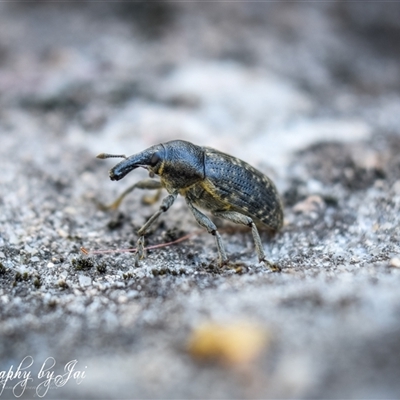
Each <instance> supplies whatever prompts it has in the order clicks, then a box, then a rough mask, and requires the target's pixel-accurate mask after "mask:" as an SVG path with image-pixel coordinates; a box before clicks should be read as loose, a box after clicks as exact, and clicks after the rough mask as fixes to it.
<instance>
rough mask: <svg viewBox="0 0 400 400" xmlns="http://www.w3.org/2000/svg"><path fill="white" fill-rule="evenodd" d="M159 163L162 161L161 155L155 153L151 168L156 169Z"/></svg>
mask: <svg viewBox="0 0 400 400" xmlns="http://www.w3.org/2000/svg"><path fill="white" fill-rule="evenodd" d="M159 161H161V157H160V154H159V153H154V154H153V155H152V156H151V160H150V166H151V167H155V166H156V165H157V163H158V162H159Z"/></svg>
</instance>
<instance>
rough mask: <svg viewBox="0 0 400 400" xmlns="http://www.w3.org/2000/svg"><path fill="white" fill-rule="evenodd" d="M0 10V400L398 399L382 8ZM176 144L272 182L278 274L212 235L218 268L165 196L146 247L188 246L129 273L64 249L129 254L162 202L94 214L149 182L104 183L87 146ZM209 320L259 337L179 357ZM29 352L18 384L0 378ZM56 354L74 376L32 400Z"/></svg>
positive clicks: (137, 200)
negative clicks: (235, 161)
mask: <svg viewBox="0 0 400 400" xmlns="http://www.w3.org/2000/svg"><path fill="white" fill-rule="evenodd" d="M0 11H1V12H0V167H1V168H0V169H1V175H0V196H1V197H0V206H1V213H0V317H1V319H0V338H1V340H0V384H1V388H3V390H2V391H1V388H0V391H1V394H0V397H2V398H15V397H16V395H18V394H21V393H23V394H22V398H32V397H34V396H37V395H38V394H41V395H45V397H46V398H72V397H77V398H96V399H99V398H124V399H131V398H289V397H290V398H375V399H376V398H382V399H383V398H385V399H387V398H398V397H399V395H400V380H399V374H400V357H399V353H400V322H399V321H400V291H399V289H398V288H399V283H400V247H399V234H398V226H399V220H400V217H399V215H400V213H399V211H400V130H399V126H400V95H399V89H400V75H399V68H398V67H399V61H400V51H399V47H398V38H399V34H400V22H399V19H398V18H397V17H395V16H396V15H397V16H398V14H399V12H400V7H399V4H397V3H385V4H383V3H378V2H376V3H368V4H364V5H362V4H360V3H343V2H331V3H324V4H316V3H309V4H307V3H300V4H294V3H260V2H248V3H247V2H243V3H207V4H204V3H162V2H160V3H148V4H142V3H140V4H139V3H118V4H107V3H95V4H90V2H88V3H85V2H83V3H80V4H79V3H77V4H72V3H64V4H62V3H47V2H34V3H14V4H11V3H2V4H0ZM178 138H179V139H185V140H189V141H192V142H194V143H196V144H200V145H207V146H211V147H215V148H217V149H219V150H221V151H224V152H227V153H230V154H232V155H234V156H237V157H239V158H242V159H244V160H246V161H247V162H249V163H251V164H252V165H254V166H256V167H258V168H259V169H260V170H261V171H263V172H265V173H266V174H268V175H269V176H270V177H271V178H272V179H273V180H274V182H275V183H276V184H277V187H278V189H279V191H280V193H281V194H282V198H283V201H284V203H285V225H284V227H283V229H282V230H281V231H280V232H279V233H278V234H276V235H275V236H271V235H269V234H268V233H265V232H264V233H262V240H263V244H264V247H265V249H266V252H267V254H268V255H269V257H270V259H271V260H273V261H274V262H276V263H277V264H279V265H280V266H281V268H282V272H281V273H271V272H269V271H268V269H267V268H265V267H264V266H263V265H260V264H258V263H257V260H256V255H255V251H254V246H253V242H252V238H251V234H250V232H248V231H247V230H243V229H241V228H238V227H236V226H232V225H229V224H227V223H224V222H222V221H216V223H217V224H218V226H219V227H220V228H221V232H222V238H223V241H224V243H225V245H226V250H227V253H228V255H229V257H230V259H231V260H232V263H234V262H235V263H241V266H239V267H236V268H233V267H232V266H233V264H232V265H231V267H229V266H228V267H226V268H223V269H220V268H218V267H217V265H216V255H217V253H216V246H215V243H214V239H213V237H211V236H209V235H207V233H206V232H200V233H198V227H197V225H196V223H195V221H194V218H193V217H192V216H191V215H190V213H189V210H188V209H187V206H186V204H185V202H184V200H183V199H182V198H180V199H178V200H177V202H176V203H175V204H174V205H173V207H172V208H171V209H170V210H169V212H168V213H167V214H166V215H163V216H162V217H161V219H160V222H159V224H158V225H157V226H155V228H154V230H153V232H152V234H151V235H149V237H148V238H147V244H149V245H155V244H159V243H164V242H168V241H171V240H174V239H176V238H179V237H181V236H183V235H185V234H188V233H191V232H195V233H194V234H193V235H192V236H191V237H190V238H189V239H188V240H187V241H184V242H181V243H180V244H178V245H174V246H169V247H163V248H159V249H155V250H153V251H149V254H148V257H147V258H146V259H145V260H143V261H142V263H141V265H140V267H138V268H134V265H133V259H132V255H131V254H129V253H116V254H109V255H90V256H89V257H86V256H84V255H83V254H82V253H81V252H80V248H81V247H82V246H83V247H85V248H86V249H89V250H96V249H115V248H131V247H134V246H135V243H136V239H137V236H136V231H137V229H138V228H139V227H140V226H141V225H142V224H143V223H144V221H145V220H146V219H147V218H149V217H150V215H152V213H154V212H155V211H156V210H157V207H158V205H157V204H154V205H150V206H146V205H143V204H142V196H143V193H140V192H134V193H132V194H131V195H130V196H129V197H128V198H127V199H126V201H125V202H124V203H123V204H122V206H121V208H120V209H119V210H118V211H116V212H114V213H110V212H104V211H101V210H99V209H98V208H97V207H96V202H106V203H107V202H109V201H111V200H113V199H114V198H115V197H116V196H117V194H118V193H121V192H122V191H123V190H124V189H125V188H127V187H128V186H129V185H130V184H132V183H133V182H135V181H137V180H139V179H141V178H143V177H146V173H145V171H144V170H142V171H139V170H137V171H134V172H132V173H131V174H130V175H128V176H127V177H126V178H125V179H124V180H123V181H121V182H118V183H115V182H110V181H109V179H108V169H109V168H111V166H113V165H114V162H113V161H112V160H111V161H110V160H107V161H101V160H97V159H96V158H95V156H96V154H98V153H100V152H108V153H116V154H120V153H126V154H133V153H136V152H138V151H140V150H142V149H144V148H146V147H149V146H150V145H153V144H156V143H159V142H164V141H167V140H172V139H178ZM210 321H211V322H214V323H216V324H230V323H235V322H237V321H247V322H248V323H252V324H255V325H257V326H260V327H261V328H262V329H263V330H265V331H266V332H268V333H269V336H270V337H271V340H270V342H269V344H268V345H267V346H265V348H263V350H262V351H260V355H259V357H257V358H256V359H255V360H253V362H252V364H251V366H246V368H245V369H243V368H236V367H233V366H229V365H228V366H227V365H221V364H219V363H217V362H200V361H199V360H197V359H196V358H195V357H194V356H193V355H192V354H191V353H190V352H189V351H188V350H187V343H188V341H189V339H190V337H191V334H192V332H193V331H195V330H196V329H197V328H198V327H199V326H201V324H202V323H204V322H210ZM24 359H25V361H24V363H25V364H23V365H24V366H26V369H25V371H26V372H27V371H31V372H32V376H31V377H32V381H29V383H28V386H29V387H27V388H26V389H24V388H23V387H21V385H20V386H18V385H17V384H18V382H21V381H22V379H20V378H19V377H16V376H12V377H10V378H9V379H8V381H5V374H4V373H3V375H1V373H2V372H5V373H7V371H10V368H11V369H12V368H13V371H14V372H15V371H16V369H17V367H18V365H19V364H20V363H21V362H22V360H24ZM53 359H54V361H55V362H56V365H55V366H54V367H53V368H52V369H50V370H51V371H55V374H64V373H65V371H64V366H65V365H66V364H67V363H68V362H69V361H73V360H77V364H76V365H75V370H74V372H77V371H81V372H84V373H85V375H84V378H82V375H81V378H82V379H81V382H80V381H79V377H78V376H77V375H76V376H73V377H71V379H70V380H69V381H68V382H65V385H59V386H61V387H55V383H56V382H55V381H52V382H51V387H50V388H49V390H48V391H47V387H46V386H45V385H44V384H43V382H45V378H44V377H43V376H42V377H41V379H39V377H38V373H39V370H40V368H41V366H42V365H43V363H46V362H47V364H45V365H46V366H50V364H51V362H52V360H53ZM46 360H47V361H46ZM30 363H32V365H29V364H30ZM50 370H49V371H50ZM79 382H80V383H79ZM78 383H79V384H78ZM41 384H42V385H41ZM40 385H41V386H40ZM13 390H14V392H13Z"/></svg>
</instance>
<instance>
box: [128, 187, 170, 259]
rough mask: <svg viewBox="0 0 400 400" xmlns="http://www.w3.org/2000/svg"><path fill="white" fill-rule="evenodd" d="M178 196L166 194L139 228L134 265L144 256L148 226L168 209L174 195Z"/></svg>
mask: <svg viewBox="0 0 400 400" xmlns="http://www.w3.org/2000/svg"><path fill="white" fill-rule="evenodd" d="M177 196H178V193H172V194H170V195H169V196H167V197H166V198H165V199H164V200H163V201H162V203H161V206H160V208H159V210H158V211H157V212H156V213H155V214H153V215H152V216H151V217H150V219H149V220H148V221H147V222H146V223H145V224H144V225H143V226H142V227H141V228H140V229H139V231H138V235H139V239H138V241H137V252H136V254H135V265H136V266H138V264H139V260H141V259H142V258H144V256H145V252H144V235H145V234H146V232H147V231H148V229H149V228H150V226H151V225H152V224H153V223H154V222H155V221H156V220H157V219H158V217H159V216H160V215H161V214H162V213H164V212H166V211H168V209H169V208H170V207H171V206H172V204H173V203H174V201H175V199H176V197H177Z"/></svg>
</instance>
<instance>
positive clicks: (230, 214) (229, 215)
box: [213, 211, 281, 272]
mask: <svg viewBox="0 0 400 400" xmlns="http://www.w3.org/2000/svg"><path fill="white" fill-rule="evenodd" d="M213 214H214V215H215V216H216V217H220V218H224V219H227V220H229V221H232V222H234V223H236V224H241V225H246V226H248V227H250V228H251V233H252V235H253V240H254V244H255V245H256V251H257V255H258V261H259V262H264V264H266V265H267V266H268V267H269V268H270V269H271V271H274V272H278V271H280V270H281V269H280V268H279V267H278V266H277V265H274V264H273V263H271V261H268V259H267V258H266V256H265V253H264V249H263V247H262V243H261V238H260V235H259V233H258V229H257V227H256V224H255V223H254V222H253V220H252V219H251V218H250V217H248V216H247V215H244V214H241V213H238V212H236V211H217V212H214V213H213Z"/></svg>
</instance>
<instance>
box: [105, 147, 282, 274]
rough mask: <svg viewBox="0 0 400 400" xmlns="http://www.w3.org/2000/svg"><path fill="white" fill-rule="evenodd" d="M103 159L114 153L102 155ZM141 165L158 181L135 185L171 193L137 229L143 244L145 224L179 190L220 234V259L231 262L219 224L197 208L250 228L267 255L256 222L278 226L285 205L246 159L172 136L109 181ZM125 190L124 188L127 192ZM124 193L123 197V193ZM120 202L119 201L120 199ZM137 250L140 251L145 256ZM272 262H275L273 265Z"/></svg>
mask: <svg viewBox="0 0 400 400" xmlns="http://www.w3.org/2000/svg"><path fill="white" fill-rule="evenodd" d="M98 157H99V158H108V157H113V156H112V155H108V154H101V155H99V156H98ZM138 167H142V168H145V169H147V170H148V171H149V173H150V176H154V175H158V176H159V177H160V182H159V185H157V183H156V182H153V183H152V184H150V182H151V181H149V180H147V181H142V182H139V183H138V184H136V185H134V186H133V187H132V188H130V189H128V191H131V189H133V188H134V187H138V188H144V189H156V188H165V189H166V190H167V191H168V193H169V196H168V197H167V198H165V199H164V201H163V204H162V205H161V207H160V210H159V211H158V212H157V213H156V214H155V215H153V216H152V217H151V218H150V220H149V221H148V222H147V223H146V224H145V225H144V226H143V227H142V228H141V229H140V230H139V232H138V234H139V242H138V245H139V247H142V248H143V243H144V241H143V235H144V234H145V232H146V231H147V228H148V227H149V226H150V225H151V224H152V223H153V222H154V221H155V220H156V219H157V218H158V216H159V215H160V214H161V213H162V212H165V211H167V209H168V208H169V207H170V206H171V205H172V203H173V202H174V200H175V198H176V197H177V195H178V194H180V195H182V196H184V197H185V200H186V203H187V204H188V206H189V208H190V210H191V211H192V213H193V215H194V217H195V219H196V221H197V222H198V223H199V224H200V225H201V226H203V227H204V228H206V229H207V231H208V232H209V233H211V234H213V235H214V236H216V240H217V247H218V252H219V258H220V264H224V263H226V262H227V257H226V254H225V250H224V247H223V245H222V242H221V238H220V235H219V233H218V231H217V228H216V226H215V224H214V223H213V222H212V221H211V220H210V219H209V218H208V217H207V216H206V215H205V214H203V213H202V212H201V211H200V210H199V209H198V208H200V209H203V210H207V211H209V212H211V213H212V214H213V215H215V216H218V217H221V218H225V219H228V220H230V221H232V222H235V223H239V224H243V225H247V226H249V227H250V228H251V229H252V233H253V238H254V241H255V244H256V250H257V253H258V257H259V261H265V262H267V263H268V264H269V262H268V261H267V260H266V258H265V255H264V251H263V249H262V245H261V240H260V237H259V234H258V231H257V228H256V224H257V225H259V226H264V227H267V228H269V229H270V230H273V231H276V230H278V229H280V228H281V227H282V224H283V208H282V203H281V201H280V198H279V195H278V192H277V190H276V188H275V185H274V184H273V182H272V181H271V180H270V179H269V178H268V177H267V176H266V175H264V174H262V173H261V172H260V171H258V170H257V169H256V168H254V167H252V166H251V165H249V164H248V163H246V162H244V161H242V160H239V159H237V158H235V157H232V156H230V155H228V154H225V153H222V152H220V151H218V150H215V149H212V148H210V147H201V146H196V145H194V144H192V143H190V142H186V141H183V140H173V141H170V142H167V143H163V144H158V145H155V146H152V147H150V148H148V149H146V150H144V151H143V152H141V153H138V154H135V155H133V156H130V157H128V158H126V159H125V160H123V161H121V162H120V163H119V164H117V165H116V166H115V167H114V168H112V169H111V171H110V178H111V180H120V179H122V178H123V177H124V176H125V175H126V174H128V173H129V172H130V171H132V170H133V169H135V168H138ZM128 191H126V192H125V193H124V195H125V194H127V192H128ZM124 195H123V196H124ZM118 204H119V202H118ZM140 253H141V252H140V251H139V256H142V254H140ZM269 265H270V266H271V264H269Z"/></svg>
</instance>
